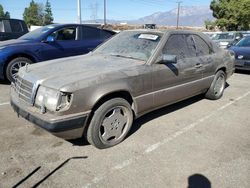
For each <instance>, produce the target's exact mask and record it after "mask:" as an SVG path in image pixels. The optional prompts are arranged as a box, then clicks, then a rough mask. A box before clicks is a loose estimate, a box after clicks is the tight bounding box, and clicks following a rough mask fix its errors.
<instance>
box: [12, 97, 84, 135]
mask: <svg viewBox="0 0 250 188" xmlns="http://www.w3.org/2000/svg"><path fill="white" fill-rule="evenodd" d="M11 106H12V108H13V109H14V111H15V112H16V113H17V114H18V115H20V116H21V117H23V118H25V119H26V120H28V121H30V122H32V123H34V124H36V125H38V126H39V127H41V128H43V129H45V130H47V131H48V132H50V133H52V134H54V135H55V136H58V137H61V138H64V139H75V138H80V137H81V136H82V134H83V130H84V127H85V125H86V120H87V117H88V114H80V115H79V114H76V115H74V114H73V115H70V116H68V115H65V116H59V117H53V116H50V115H49V116H48V115H46V114H39V113H38V112H36V111H34V110H31V108H34V107H28V106H26V107H25V105H20V103H18V102H17V101H15V99H14V98H11Z"/></svg>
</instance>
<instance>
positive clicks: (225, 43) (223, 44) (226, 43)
mask: <svg viewBox="0 0 250 188" xmlns="http://www.w3.org/2000/svg"><path fill="white" fill-rule="evenodd" d="M228 44H229V42H220V45H221V46H227V45H228Z"/></svg>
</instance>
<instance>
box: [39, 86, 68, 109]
mask: <svg viewBox="0 0 250 188" xmlns="http://www.w3.org/2000/svg"><path fill="white" fill-rule="evenodd" d="M70 101H71V94H70V93H63V92H60V91H57V90H54V89H51V88H47V87H44V86H40V87H39V88H38V91H37V94H36V100H35V105H36V106H39V107H41V109H42V111H43V112H45V111H46V109H48V110H49V111H52V112H55V111H59V110H61V109H63V108H66V107H67V106H69V104H70Z"/></svg>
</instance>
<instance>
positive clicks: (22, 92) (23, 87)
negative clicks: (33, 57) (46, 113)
mask: <svg viewBox="0 0 250 188" xmlns="http://www.w3.org/2000/svg"><path fill="white" fill-rule="evenodd" d="M33 86H34V85H33V83H31V82H29V81H27V80H24V79H22V78H20V77H19V76H17V78H16V82H15V90H16V92H17V95H18V97H19V99H21V100H23V101H25V102H27V103H29V104H32V90H33Z"/></svg>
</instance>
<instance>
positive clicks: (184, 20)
mask: <svg viewBox="0 0 250 188" xmlns="http://www.w3.org/2000/svg"><path fill="white" fill-rule="evenodd" d="M213 19H214V17H213V15H212V11H211V10H210V9H209V7H208V6H182V7H181V8H180V19H179V25H180V26H191V27H202V26H204V21H205V20H213ZM176 20H177V9H173V10H170V11H166V12H156V13H153V14H151V15H149V16H145V17H142V18H139V19H137V20H107V22H108V23H112V24H117V23H121V22H123V23H128V24H146V23H147V24H151V23H154V24H157V25H161V26H175V25H176ZM96 22H100V23H102V22H103V20H101V19H99V20H96Z"/></svg>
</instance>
